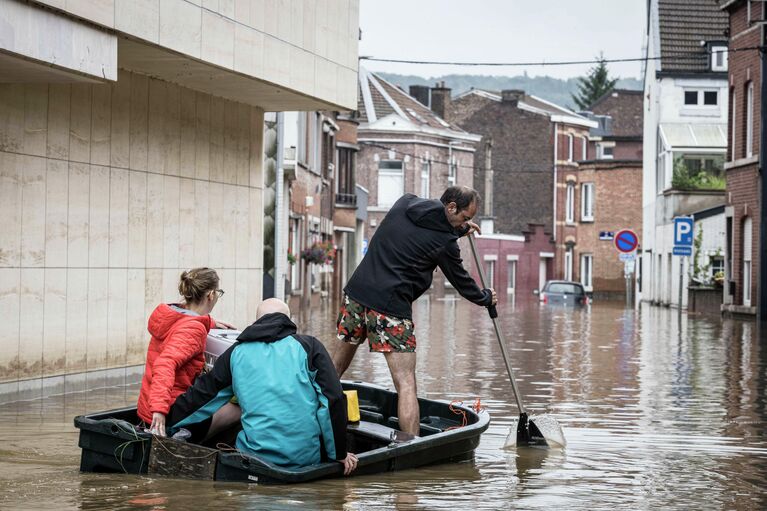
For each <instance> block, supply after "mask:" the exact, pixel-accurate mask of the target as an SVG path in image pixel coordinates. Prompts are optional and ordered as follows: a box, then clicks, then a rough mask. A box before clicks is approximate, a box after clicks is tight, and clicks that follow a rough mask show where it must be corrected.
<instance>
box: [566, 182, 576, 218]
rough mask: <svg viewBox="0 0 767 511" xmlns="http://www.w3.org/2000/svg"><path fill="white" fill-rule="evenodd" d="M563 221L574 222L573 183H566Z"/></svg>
mask: <svg viewBox="0 0 767 511" xmlns="http://www.w3.org/2000/svg"><path fill="white" fill-rule="evenodd" d="M565 223H568V224H572V223H575V183H572V182H569V183H567V188H566V189H565Z"/></svg>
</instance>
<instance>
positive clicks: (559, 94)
mask: <svg viewBox="0 0 767 511" xmlns="http://www.w3.org/2000/svg"><path fill="white" fill-rule="evenodd" d="M376 74H378V75H380V76H382V77H384V78H385V79H386V80H388V81H390V82H392V83H394V84H396V85H399V86H400V87H401V88H402V89H404V90H408V87H409V86H410V85H429V86H434V84H435V83H437V82H441V81H444V82H445V86H446V87H450V88H451V89H453V95H456V94H460V93H461V92H464V91H467V90H469V89H471V88H472V87H473V88H475V89H485V90H494V91H500V90H503V89H521V90H524V91H525V92H526V93H528V94H533V95H535V96H538V97H540V98H543V99H545V100H547V101H551V102H553V103H556V104H558V105H561V106H565V107H568V108H573V109H576V110H577V105H575V102H574V101H573V95H577V94H578V93H579V85H580V83H581V78H569V79H567V80H564V79H560V78H552V77H550V76H535V77H532V76H527V75H520V76H489V75H467V74H453V75H444V76H435V77H432V78H424V77H422V76H416V75H401V74H394V73H376ZM615 87H616V88H619V89H634V90H641V89H642V80H638V79H636V78H620V79H618V81H617V82H616V83H615Z"/></svg>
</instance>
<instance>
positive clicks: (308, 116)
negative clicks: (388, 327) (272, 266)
mask: <svg viewBox="0 0 767 511" xmlns="http://www.w3.org/2000/svg"><path fill="white" fill-rule="evenodd" d="M284 115H285V128H284V129H285V133H284V137H285V141H284V144H283V145H284V155H285V156H284V160H283V165H284V168H285V186H286V189H285V196H286V197H287V199H286V206H285V207H286V215H285V216H284V217H283V218H285V219H286V220H285V222H284V226H283V228H282V230H283V232H284V233H285V243H284V245H283V246H284V247H285V252H286V253H285V257H286V258H287V256H288V254H290V258H291V264H289V265H288V268H287V271H286V272H285V275H284V278H285V280H286V285H285V296H286V297H288V301H289V303H290V304H291V306H292V307H294V308H296V310H298V307H299V306H300V304H301V303H302V300H305V301H306V302H308V303H312V304H316V303H317V302H318V301H319V300H320V298H321V297H332V298H338V297H340V296H341V288H342V286H343V283H344V282H345V281H346V279H347V278H348V276H349V275H350V272H351V271H352V270H353V269H354V268H355V267H356V265H357V263H358V261H359V259H360V257H361V240H362V227H363V226H362V223H361V222H360V220H359V218H358V217H359V211H358V209H359V208H360V207H361V208H363V209H364V208H365V207H366V205H367V203H366V201H365V200H358V193H357V182H356V162H357V151H358V150H359V146H358V145H357V125H358V124H359V122H358V120H357V119H356V117H355V116H354V115H352V114H349V113H339V112H330V111H318V112H289V113H286V114H284ZM315 243H328V244H330V245H331V246H333V247H334V248H335V257H334V258H333V261H332V264H314V263H309V262H307V261H306V260H304V259H302V258H301V253H302V252H303V251H304V250H305V249H307V248H310V247H312V246H313V245H314V244H315Z"/></svg>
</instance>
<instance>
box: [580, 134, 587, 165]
mask: <svg viewBox="0 0 767 511" xmlns="http://www.w3.org/2000/svg"><path fill="white" fill-rule="evenodd" d="M581 140H583V143H582V145H581V159H582V160H586V157H587V156H588V149H587V147H588V142H589V139H588V138H587V137H585V136H584V137H582V138H581Z"/></svg>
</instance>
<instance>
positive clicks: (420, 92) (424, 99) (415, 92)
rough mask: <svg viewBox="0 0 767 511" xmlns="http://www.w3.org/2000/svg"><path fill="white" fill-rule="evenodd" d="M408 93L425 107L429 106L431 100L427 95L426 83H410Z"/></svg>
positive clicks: (427, 87)
mask: <svg viewBox="0 0 767 511" xmlns="http://www.w3.org/2000/svg"><path fill="white" fill-rule="evenodd" d="M410 95H411V96H413V97H414V98H415V99H417V100H418V102H419V103H421V104H422V105H424V106H425V107H427V108H430V107H431V105H430V103H431V101H429V100H430V99H431V98H430V97H429V86H428V85H411V86H410Z"/></svg>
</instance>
